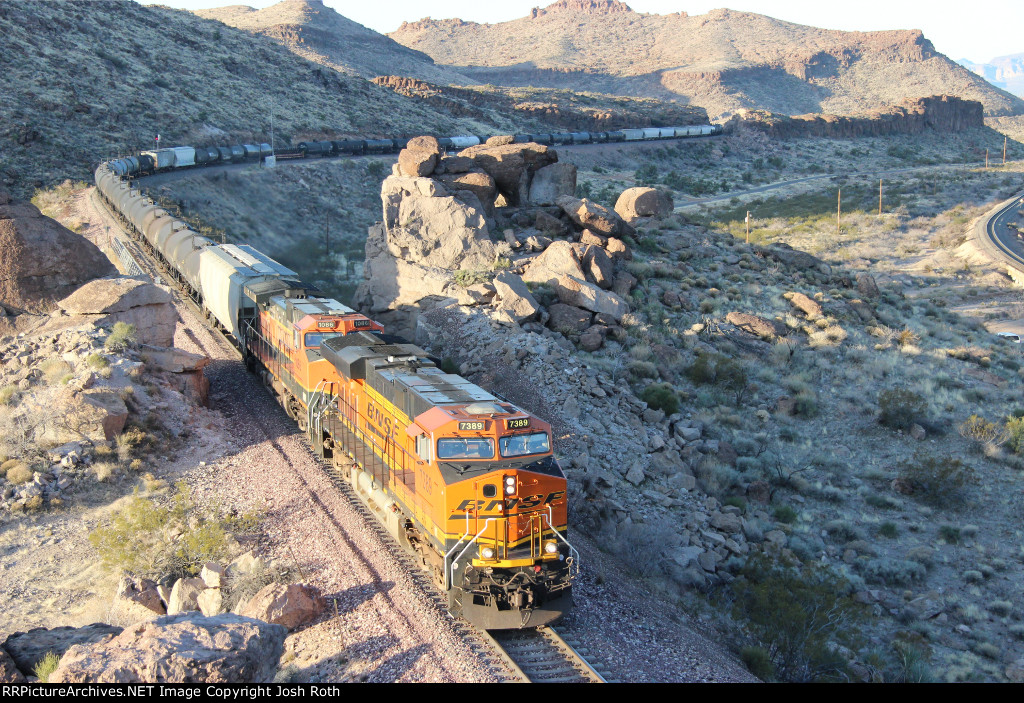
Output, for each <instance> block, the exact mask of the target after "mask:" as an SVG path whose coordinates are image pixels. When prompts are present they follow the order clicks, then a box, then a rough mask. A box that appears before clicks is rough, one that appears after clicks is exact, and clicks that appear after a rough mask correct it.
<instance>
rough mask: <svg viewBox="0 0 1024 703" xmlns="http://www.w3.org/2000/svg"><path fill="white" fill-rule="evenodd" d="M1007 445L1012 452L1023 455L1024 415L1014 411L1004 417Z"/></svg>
mask: <svg viewBox="0 0 1024 703" xmlns="http://www.w3.org/2000/svg"><path fill="white" fill-rule="evenodd" d="M1006 434H1007V446H1009V447H1010V449H1012V450H1013V453H1014V454H1019V455H1022V456H1024V417H1021V416H1020V415H1017V414H1016V412H1015V413H1014V414H1013V415H1011V416H1010V417H1008V418H1006Z"/></svg>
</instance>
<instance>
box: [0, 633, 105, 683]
mask: <svg viewBox="0 0 1024 703" xmlns="http://www.w3.org/2000/svg"><path fill="white" fill-rule="evenodd" d="M120 632H121V628H120V627H114V626H113V625H106V624H104V623H99V622H97V623H93V624H92V625H86V626H85V627H54V628H51V629H47V628H45V627H37V628H35V629H32V630H29V631H28V632H15V633H14V634H12V635H10V636H8V638H7V639H6V640H4V642H3V645H2V649H3V651H6V652H7V654H9V655H10V657H11V659H13V660H14V664H15V666H17V667H18V669H19V670H20V671H21V673H23V674H25V675H26V676H32V675H33V669H34V668H35V666H36V664H38V663H39V662H41V661H42V660H43V657H45V656H46V654H47V652H53V653H54V654H56V655H57V656H63V655H64V653H65V652H66V651H68V649H70V648H71V647H73V646H75V645H89V644H92V643H94V642H99V641H100V640H102V639H103V638H105V637H110V636H112V635H117V634H120Z"/></svg>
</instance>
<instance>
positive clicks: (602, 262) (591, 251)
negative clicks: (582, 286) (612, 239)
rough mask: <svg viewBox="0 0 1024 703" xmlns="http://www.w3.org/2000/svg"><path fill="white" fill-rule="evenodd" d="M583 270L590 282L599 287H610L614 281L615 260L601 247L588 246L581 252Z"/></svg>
mask: <svg viewBox="0 0 1024 703" xmlns="http://www.w3.org/2000/svg"><path fill="white" fill-rule="evenodd" d="M582 263H583V271H584V273H585V274H586V278H587V280H588V281H590V282H591V283H596V284H597V286H598V287H599V288H605V289H608V288H611V287H612V286H613V285H614V283H615V262H613V261H612V257H610V256H609V255H608V252H606V251H605V250H604V249H602V248H601V247H595V246H589V247H587V249H586V251H585V253H584V254H583V261H582Z"/></svg>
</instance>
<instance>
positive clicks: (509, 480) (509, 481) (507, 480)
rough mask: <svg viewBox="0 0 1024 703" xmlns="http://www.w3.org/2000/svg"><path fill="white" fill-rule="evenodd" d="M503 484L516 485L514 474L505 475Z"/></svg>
mask: <svg viewBox="0 0 1024 703" xmlns="http://www.w3.org/2000/svg"><path fill="white" fill-rule="evenodd" d="M505 485H506V486H514V485H516V477H515V476H506V477H505Z"/></svg>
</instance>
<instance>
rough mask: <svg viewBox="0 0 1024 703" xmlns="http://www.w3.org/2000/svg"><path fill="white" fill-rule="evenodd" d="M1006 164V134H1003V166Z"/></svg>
mask: <svg viewBox="0 0 1024 703" xmlns="http://www.w3.org/2000/svg"><path fill="white" fill-rule="evenodd" d="M1005 165H1006V136H1005V135H1004V136H1003V166H1005Z"/></svg>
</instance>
